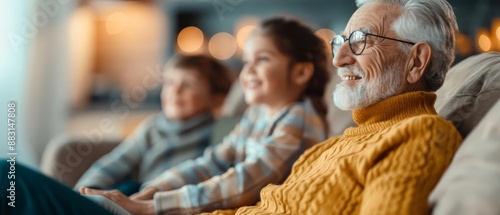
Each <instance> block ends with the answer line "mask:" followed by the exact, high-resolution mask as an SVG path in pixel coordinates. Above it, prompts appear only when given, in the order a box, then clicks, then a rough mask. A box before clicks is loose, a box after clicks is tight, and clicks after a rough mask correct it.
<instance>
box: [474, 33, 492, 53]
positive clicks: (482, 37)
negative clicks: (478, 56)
mask: <svg viewBox="0 0 500 215" xmlns="http://www.w3.org/2000/svg"><path fill="white" fill-rule="evenodd" d="M477 45H478V48H479V50H480V51H481V52H487V51H490V49H491V39H490V37H489V35H488V31H486V30H485V29H480V30H479V31H478V33H477Z"/></svg>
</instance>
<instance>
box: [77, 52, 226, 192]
mask: <svg viewBox="0 0 500 215" xmlns="http://www.w3.org/2000/svg"><path fill="white" fill-rule="evenodd" d="M231 82H232V79H231V76H230V74H229V71H228V70H227V68H226V67H224V66H223V65H222V64H220V63H219V62H217V61H216V60H214V59H212V58H209V57H206V56H202V55H198V56H177V57H175V58H173V59H172V60H170V62H169V63H167V65H166V67H165V71H164V73H163V89H162V92H161V101H162V112H160V113H158V114H156V115H155V116H153V117H150V118H148V119H146V120H145V121H144V123H142V125H140V126H139V128H138V129H137V130H136V132H135V133H134V134H133V135H132V136H130V137H129V138H127V139H126V140H125V141H124V142H122V143H121V144H120V145H119V146H117V147H116V148H115V149H114V150H113V151H111V152H110V153H109V154H107V155H105V156H103V157H102V158H100V159H99V160H98V161H97V162H96V163H95V164H93V165H92V166H91V167H90V169H89V170H88V171H87V172H86V173H85V174H84V175H83V176H82V177H81V178H80V180H79V181H78V182H77V184H76V185H75V188H76V189H78V188H79V187H82V186H85V187H93V188H98V189H118V190H121V191H122V192H123V193H125V194H127V195H130V194H132V193H135V192H137V191H138V190H139V187H140V185H141V184H142V183H143V182H145V181H148V180H151V179H153V178H154V177H156V176H157V175H159V174H160V173H161V172H163V171H164V170H166V169H168V168H170V167H172V166H174V165H176V164H178V163H180V162H182V161H186V160H189V159H193V158H196V157H198V156H200V155H201V154H202V152H203V150H204V149H205V147H206V146H208V145H209V142H210V134H211V130H212V125H213V123H214V116H213V113H214V111H215V110H216V109H217V108H219V106H220V105H221V104H222V102H223V100H224V98H225V95H226V94H227V92H228V91H229V88H230V86H231Z"/></svg>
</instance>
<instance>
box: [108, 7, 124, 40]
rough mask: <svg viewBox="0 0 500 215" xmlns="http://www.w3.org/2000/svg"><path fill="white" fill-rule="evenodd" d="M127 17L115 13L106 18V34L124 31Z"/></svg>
mask: <svg viewBox="0 0 500 215" xmlns="http://www.w3.org/2000/svg"><path fill="white" fill-rule="evenodd" d="M126 25H127V16H126V15H125V14H124V13H122V12H115V13H112V14H111V15H109V16H108V18H107V20H106V31H107V32H108V34H111V35H113V34H118V33H120V32H122V31H123V30H124V29H125V26H126Z"/></svg>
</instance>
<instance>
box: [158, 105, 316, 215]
mask: <svg viewBox="0 0 500 215" xmlns="http://www.w3.org/2000/svg"><path fill="white" fill-rule="evenodd" d="M305 115H306V112H305V110H304V109H303V108H295V109H291V110H290V112H289V113H288V114H286V115H285V116H284V117H283V118H281V119H280V120H279V121H278V122H277V123H276V125H275V127H274V130H273V132H272V134H271V135H270V136H268V137H266V138H264V140H263V142H261V143H250V142H251V141H250V142H248V140H245V139H242V140H243V141H245V142H244V143H243V144H240V145H238V146H239V147H238V148H237V149H234V150H245V151H244V152H238V154H241V153H243V154H244V155H245V159H244V160H243V161H242V162H237V163H234V164H231V165H225V166H229V168H228V169H227V171H224V172H221V174H214V175H215V176H214V177H212V178H210V179H208V180H206V181H203V182H202V183H199V184H192V185H186V186H183V187H182V188H180V189H177V190H172V191H168V192H158V193H156V194H155V196H154V200H155V208H156V211H157V212H158V213H161V214H179V213H186V214H190V213H199V212H202V211H211V210H214V209H224V208H235V207H239V206H243V205H251V204H254V203H255V202H256V201H257V200H258V197H259V193H260V190H261V189H262V188H263V187H264V186H265V185H267V184H269V183H280V182H281V181H282V180H283V179H284V178H285V177H286V175H287V174H288V173H289V171H290V169H291V166H292V164H293V162H294V161H295V160H296V159H297V157H298V156H299V155H300V154H302V152H303V151H304V150H305V147H304V143H303V142H304V141H303V135H304V131H305V130H306V129H305V121H306V120H305V117H306V116H305ZM308 126H310V127H315V129H307V130H310V131H311V132H318V131H323V126H322V124H321V125H312V124H311V125H308ZM310 127H309V128H310ZM321 138H324V137H318V139H317V140H316V141H317V142H319V141H320V140H321ZM240 141H241V140H240ZM226 147H227V146H226ZM221 148H224V145H223V146H221V147H218V148H216V150H215V152H212V153H206V154H205V156H204V157H203V159H204V163H206V165H205V166H207V167H205V169H206V170H201V169H197V170H195V171H190V172H182V171H178V172H177V174H175V175H177V180H184V181H185V180H187V179H188V178H190V177H189V176H191V177H193V176H195V175H199V174H200V173H203V172H210V168H209V166H220V163H217V162H215V161H217V160H216V159H217V158H218V157H221V156H222V157H229V158H230V157H231V156H227V155H224V154H221V155H217V154H219V153H217V151H219V150H221ZM226 151H230V150H227V149H226ZM197 161H198V160H197ZM200 161H201V160H200ZM227 161H229V159H228V160H226V162H227ZM200 163H201V162H200ZM212 163H213V164H212ZM200 166H203V165H200ZM173 175H174V174H172V176H170V177H172V178H174V177H175V176H173Z"/></svg>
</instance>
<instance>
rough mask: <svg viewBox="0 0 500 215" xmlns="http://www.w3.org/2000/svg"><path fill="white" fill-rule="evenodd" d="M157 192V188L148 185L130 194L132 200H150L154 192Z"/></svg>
mask: <svg viewBox="0 0 500 215" xmlns="http://www.w3.org/2000/svg"><path fill="white" fill-rule="evenodd" d="M156 192H158V189H156V188H154V187H148V188H146V189H143V190H141V191H140V192H138V193H135V194H133V195H131V196H130V199H132V200H151V199H153V196H154V195H155V193H156Z"/></svg>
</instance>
